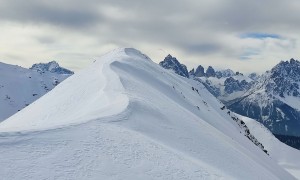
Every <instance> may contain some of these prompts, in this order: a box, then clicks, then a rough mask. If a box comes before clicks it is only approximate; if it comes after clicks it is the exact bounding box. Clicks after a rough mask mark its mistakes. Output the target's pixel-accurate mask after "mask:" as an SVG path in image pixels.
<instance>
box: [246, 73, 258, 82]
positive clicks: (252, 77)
mask: <svg viewBox="0 0 300 180" xmlns="http://www.w3.org/2000/svg"><path fill="white" fill-rule="evenodd" d="M248 77H249V78H250V79H252V80H254V81H255V80H257V79H258V78H259V77H258V75H257V74H256V73H251V74H249V76H248Z"/></svg>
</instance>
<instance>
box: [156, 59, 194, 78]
mask: <svg viewBox="0 0 300 180" xmlns="http://www.w3.org/2000/svg"><path fill="white" fill-rule="evenodd" d="M159 65H161V66H162V67H164V68H165V69H172V70H173V71H174V72H175V73H176V74H179V75H180V76H183V77H189V72H188V70H187V68H186V66H185V65H184V64H180V63H179V61H178V60H177V59H176V58H175V57H172V56H171V55H170V54H169V55H168V56H167V57H165V59H164V60H163V61H162V62H160V63H159Z"/></svg>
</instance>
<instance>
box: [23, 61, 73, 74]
mask: <svg viewBox="0 0 300 180" xmlns="http://www.w3.org/2000/svg"><path fill="white" fill-rule="evenodd" d="M29 69H31V70H35V71H37V72H41V73H44V72H51V73H57V74H69V75H72V74H74V72H72V71H70V70H68V69H65V68H63V67H60V66H59V64H58V63H57V62H56V61H51V62H49V63H39V64H34V65H32V67H31V68H29Z"/></svg>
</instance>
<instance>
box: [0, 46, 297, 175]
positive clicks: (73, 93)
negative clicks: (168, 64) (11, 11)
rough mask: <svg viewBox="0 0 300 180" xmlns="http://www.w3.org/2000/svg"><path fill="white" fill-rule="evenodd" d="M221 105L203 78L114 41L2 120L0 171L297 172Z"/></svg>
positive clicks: (76, 172)
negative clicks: (271, 153)
mask: <svg viewBox="0 0 300 180" xmlns="http://www.w3.org/2000/svg"><path fill="white" fill-rule="evenodd" d="M222 107H224V105H223V104H222V103H220V102H219V101H218V100H217V99H216V98H214V97H213V96H212V95H211V94H210V93H209V92H208V91H207V90H206V88H205V87H204V86H203V85H202V84H201V83H199V82H197V81H194V80H191V79H186V78H183V77H180V76H178V75H176V74H174V73H173V72H170V71H167V70H165V69H163V68H161V67H160V66H159V65H157V64H155V63H153V62H152V61H151V60H150V59H149V58H147V57H146V56H145V55H143V54H142V53H140V52H139V51H137V50H135V49H132V48H125V49H117V50H115V51H112V52H110V53H108V54H106V55H104V56H103V57H101V58H100V59H98V60H97V61H96V62H95V63H94V64H92V65H91V66H90V67H89V68H87V69H85V70H83V71H81V72H79V73H77V74H75V75H73V76H71V77H70V78H68V79H67V80H66V81H64V82H63V83H61V84H60V85H58V86H57V88H55V89H54V90H53V91H51V92H50V93H48V94H47V95H45V96H43V97H42V98H40V99H39V100H37V101H36V102H34V103H33V104H31V105H29V106H28V107H27V108H25V109H24V110H22V111H20V112H19V113H17V114H16V115H14V116H12V117H11V118H9V119H7V120H6V121H4V122H2V123H1V124H0V137H1V138H0V154H1V155H2V156H3V157H1V161H0V166H1V167H2V168H1V169H0V177H4V179H22V178H24V177H26V178H29V179H45V178H56V179H57V178H58V179H59V178H60V179H98V178H100V179H271V180H274V179H294V177H293V176H291V175H290V174H289V173H288V172H286V171H285V170H284V169H282V168H281V167H279V166H278V165H277V164H276V163H275V162H274V161H272V160H271V159H270V157H269V156H268V155H266V153H264V152H263V151H262V150H261V149H260V148H259V147H257V146H256V145H254V144H253V143H252V142H251V141H249V139H248V138H247V137H246V136H245V134H244V133H243V131H242V128H241V124H237V122H236V121H234V120H233V119H232V116H231V115H230V114H228V112H227V111H225V110H224V109H223V110H222ZM239 122H240V123H241V121H239ZM36 131H38V132H36ZM15 132H18V133H15ZM25 132H26V133H25ZM16 171H17V172H19V173H15V172H16Z"/></svg>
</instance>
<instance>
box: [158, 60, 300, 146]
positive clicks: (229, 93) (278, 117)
mask: <svg viewBox="0 0 300 180" xmlns="http://www.w3.org/2000/svg"><path fill="white" fill-rule="evenodd" d="M170 59H172V61H171V60H170ZM160 65H161V66H162V67H164V68H166V69H172V70H173V71H174V72H175V73H177V74H179V75H181V76H183V77H186V78H190V79H194V80H197V81H199V82H201V83H203V85H204V86H205V87H206V88H207V89H208V90H209V91H210V92H211V93H212V94H213V95H214V96H215V97H217V98H218V99H219V100H220V101H222V102H223V103H224V104H225V105H226V106H227V107H228V108H229V109H230V110H232V111H234V112H236V113H238V114H241V115H244V116H247V117H250V118H253V119H255V120H257V121H258V122H260V123H262V124H264V125H265V126H266V127H267V128H268V129H269V130H270V131H271V132H272V133H273V134H275V135H276V136H277V137H278V138H279V139H280V140H282V141H283V142H285V143H287V144H288V145H291V146H293V147H296V148H299V146H300V138H299V137H300V92H299V87H300V62H299V61H297V60H295V59H291V60H289V61H281V62H280V63H279V64H277V65H276V66H275V67H274V68H272V69H271V70H270V71H267V72H265V73H263V74H262V75H257V74H256V73H251V74H249V75H248V76H245V75H243V74H242V73H239V72H236V73H234V72H233V71H232V70H230V69H226V70H214V68H213V67H211V66H209V67H208V68H207V70H206V71H205V70H204V68H203V67H202V66H201V65H199V66H198V67H197V68H196V70H194V69H192V70H191V71H190V72H189V74H188V75H186V71H187V69H186V66H185V65H183V64H181V63H180V62H179V61H178V60H177V59H176V58H175V57H172V56H171V55H168V56H167V57H166V58H165V59H164V60H163V61H162V62H161V63H160ZM174 67H176V69H174ZM289 139H293V140H292V141H291V140H289Z"/></svg>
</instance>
